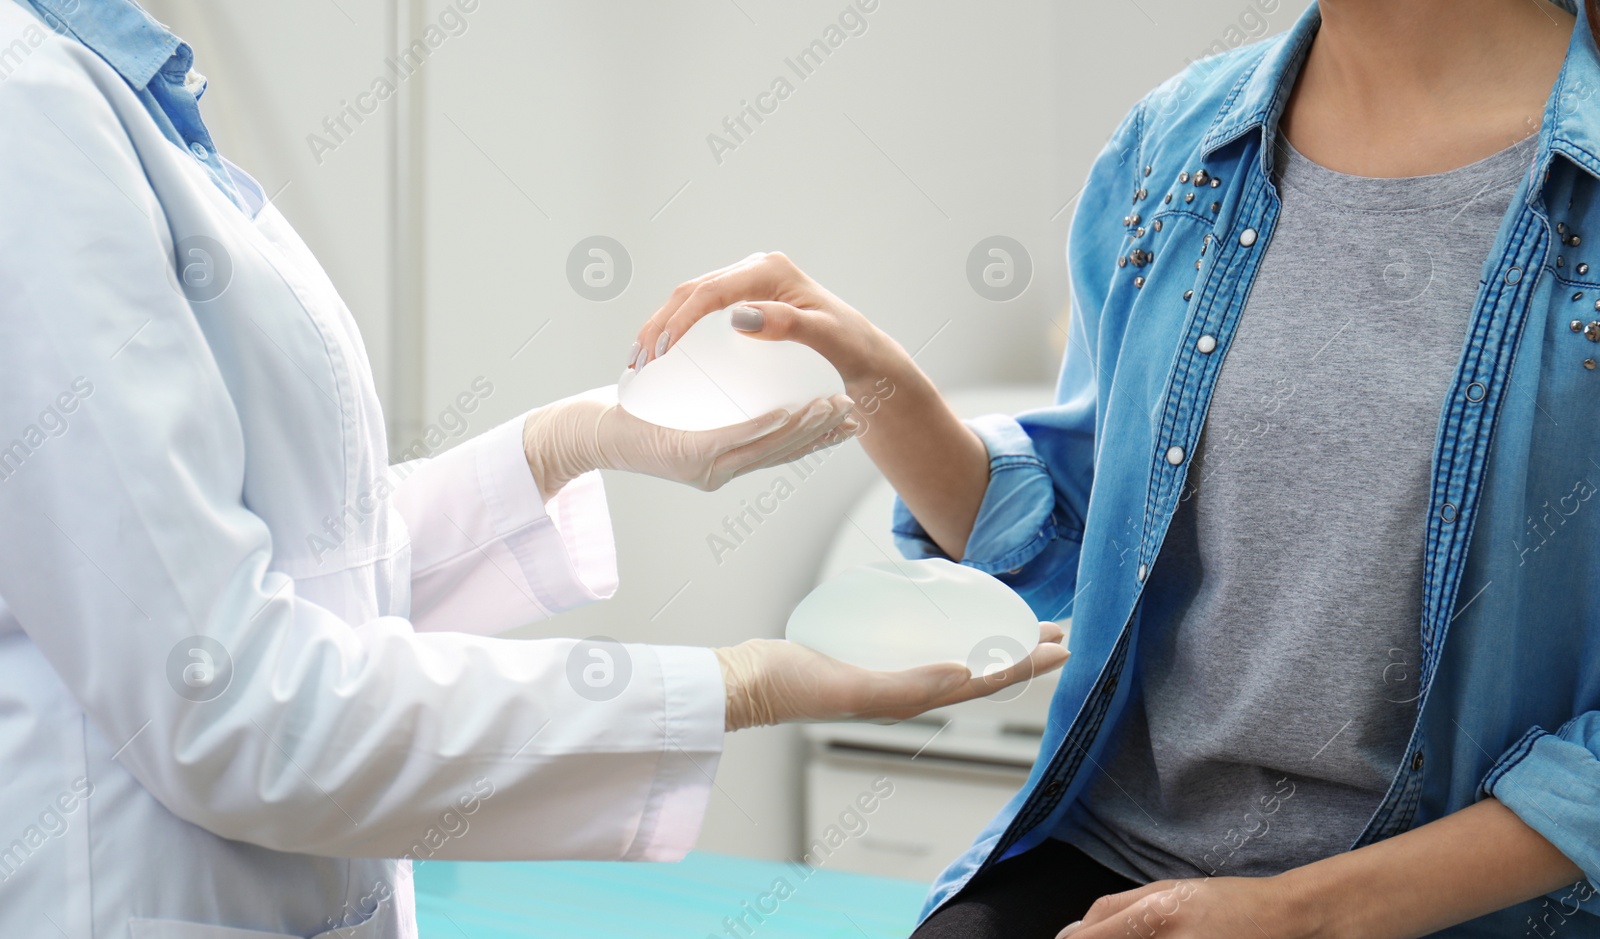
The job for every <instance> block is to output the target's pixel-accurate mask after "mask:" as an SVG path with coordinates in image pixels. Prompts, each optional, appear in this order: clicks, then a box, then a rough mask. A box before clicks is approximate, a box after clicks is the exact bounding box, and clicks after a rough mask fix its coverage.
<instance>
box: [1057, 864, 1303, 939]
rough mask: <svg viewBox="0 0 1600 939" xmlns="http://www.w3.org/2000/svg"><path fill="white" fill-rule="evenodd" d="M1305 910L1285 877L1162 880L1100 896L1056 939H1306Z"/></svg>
mask: <svg viewBox="0 0 1600 939" xmlns="http://www.w3.org/2000/svg"><path fill="white" fill-rule="evenodd" d="M1300 906H1301V905H1300V904H1299V902H1298V901H1297V898H1296V897H1295V896H1294V894H1293V892H1292V891H1291V890H1290V889H1289V887H1288V886H1287V884H1286V882H1285V880H1284V878H1282V877H1207V878H1204V879H1200V880H1161V881H1157V882H1155V883H1151V884H1145V885H1144V886H1142V887H1138V888H1136V889H1134V890H1126V891H1123V892H1122V893H1113V894H1109V895H1107V896H1104V897H1101V898H1100V899H1098V900H1096V901H1095V902H1094V905H1093V906H1091V907H1089V912H1088V913H1086V914H1084V917H1083V919H1082V920H1080V921H1079V922H1076V923H1072V924H1071V925H1069V926H1067V927H1066V928H1065V929H1063V930H1061V932H1060V933H1059V934H1057V936H1056V939H1067V937H1068V936H1070V937H1071V939H1125V937H1127V936H1141V937H1144V939H1237V937H1240V936H1247V937H1248V936H1262V935H1266V936H1270V937H1272V939H1301V937H1306V936H1310V935H1312V934H1313V929H1311V928H1308V927H1310V926H1314V925H1315V924H1313V923H1309V922H1308V920H1307V918H1306V917H1305V916H1303V915H1302V914H1301V912H1300Z"/></svg>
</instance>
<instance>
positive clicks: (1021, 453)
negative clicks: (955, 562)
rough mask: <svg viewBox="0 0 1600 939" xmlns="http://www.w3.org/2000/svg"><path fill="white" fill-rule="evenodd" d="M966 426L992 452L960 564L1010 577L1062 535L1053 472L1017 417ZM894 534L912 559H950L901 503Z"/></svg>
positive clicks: (992, 417) (897, 502) (999, 417)
mask: <svg viewBox="0 0 1600 939" xmlns="http://www.w3.org/2000/svg"><path fill="white" fill-rule="evenodd" d="M966 424H967V426H968V427H971V428H972V429H973V431H974V432H975V433H977V435H978V437H979V439H981V440H982V441H983V444H984V446H985V447H986V448H988V451H989V488H988V489H987V490H985V492H984V494H983V503H982V505H981V506H980V507H979V509H978V517H977V520H976V521H975V523H974V524H973V527H972V534H971V535H970V536H969V537H968V538H967V553H966V556H965V557H963V558H961V563H963V564H967V565H969V566H971V567H975V568H977V569H978V570H980V571H983V572H984V573H986V574H997V575H998V574H1004V573H1010V572H1013V571H1016V570H1017V569H1019V568H1021V567H1022V566H1023V565H1025V564H1027V563H1028V562H1029V561H1031V560H1033V559H1034V558H1036V557H1038V556H1039V554H1040V552H1042V551H1043V550H1044V549H1045V547H1046V546H1047V545H1048V544H1049V543H1050V542H1051V541H1052V540H1054V539H1055V538H1056V537H1057V535H1058V531H1057V528H1056V525H1055V521H1054V519H1055V508H1056V494H1055V486H1054V485H1053V484H1052V482H1051V479H1050V468H1049V467H1048V466H1046V465H1045V462H1044V460H1042V459H1040V457H1039V454H1038V452H1037V451H1035V450H1034V447H1033V439H1032V438H1031V437H1029V436H1028V432H1027V431H1025V430H1023V428H1022V425H1021V424H1019V423H1017V421H1016V419H1015V418H1011V417H1007V416H1005V415H1002V414H994V415H990V416H988V417H980V418H978V419H976V420H971V421H967V422H966ZM894 536H895V542H896V544H897V545H898V546H899V548H900V551H901V553H902V554H904V555H905V556H906V557H908V558H935V557H937V558H942V557H946V555H945V553H944V551H943V550H941V549H940V548H939V546H938V545H937V544H935V543H934V542H933V539H931V538H929V537H928V533H927V532H926V531H925V530H924V529H923V527H922V525H921V524H920V523H918V522H917V520H916V517H915V516H913V515H912V514H911V510H910V509H908V508H906V505H905V503H904V502H902V501H901V500H899V499H896V500H895V505H894Z"/></svg>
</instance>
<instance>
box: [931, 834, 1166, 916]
mask: <svg viewBox="0 0 1600 939" xmlns="http://www.w3.org/2000/svg"><path fill="white" fill-rule="evenodd" d="M1137 886H1139V885H1138V884H1137V883H1135V882H1133V881H1131V880H1129V879H1128V878H1126V877H1123V876H1122V875H1121V874H1118V873H1116V872H1115V871H1112V870H1108V869H1107V868H1105V867H1103V866H1101V865H1100V863H1099V862H1098V861H1096V860H1094V859H1093V858H1091V857H1089V856H1088V855H1087V854H1084V853H1083V852H1082V851H1079V850H1078V849H1077V848H1074V847H1073V846H1071V845H1069V844H1067V843H1066V842H1065V841H1057V840H1055V839H1054V838H1048V839H1046V840H1045V842H1044V843H1043V844H1041V845H1039V846H1038V847H1035V848H1032V849H1030V850H1028V851H1024V852H1023V853H1021V854H1019V855H1017V856H1016V857H1013V858H1007V859H1006V860H1004V861H1001V862H1000V863H999V864H996V865H995V866H994V867H991V868H989V869H988V870H987V871H984V872H983V873H982V874H979V875H978V876H977V877H974V878H973V879H972V880H971V881H970V882H968V884H967V885H966V886H965V887H963V888H962V889H961V892H959V893H957V894H956V895H955V896H954V897H951V898H950V901H949V902H948V903H946V904H945V905H944V906H942V907H940V908H939V911H938V912H936V913H934V914H933V915H932V916H930V917H928V919H927V922H924V923H923V924H922V925H921V926H919V927H917V931H916V932H914V933H912V934H911V939H1055V936H1056V933H1058V932H1060V931H1061V930H1062V928H1063V927H1065V926H1066V925H1067V924H1068V923H1071V922H1073V921H1075V920H1080V919H1082V918H1083V914H1084V913H1085V912H1086V911H1087V910H1088V909H1089V904H1091V903H1093V902H1094V901H1096V900H1098V899H1100V898H1101V897H1103V896H1105V895H1106V894H1108V893H1121V892H1122V891H1124V890H1132V889H1133V888H1134V887H1137Z"/></svg>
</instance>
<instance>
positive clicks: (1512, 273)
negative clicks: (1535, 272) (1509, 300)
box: [1506, 267, 1522, 284]
mask: <svg viewBox="0 0 1600 939" xmlns="http://www.w3.org/2000/svg"><path fill="white" fill-rule="evenodd" d="M1521 280H1522V268H1520V267H1513V268H1508V269H1507V270H1506V283H1508V284H1515V283H1517V282H1519V281H1521Z"/></svg>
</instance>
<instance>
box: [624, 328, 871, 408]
mask: <svg viewBox="0 0 1600 939" xmlns="http://www.w3.org/2000/svg"><path fill="white" fill-rule="evenodd" d="M732 319H733V313H732V308H731V307H730V308H729V309H725V310H718V311H717V312H715V313H711V314H708V315H706V316H705V317H703V318H702V319H701V320H700V321H699V322H697V323H695V324H694V325H693V326H691V327H689V331H688V332H687V333H684V335H683V338H681V339H679V340H678V341H677V342H676V343H674V344H673V346H672V348H671V349H668V350H667V353H666V354H665V355H663V356H661V357H660V358H658V359H655V360H653V361H651V362H650V363H649V364H647V365H645V367H644V368H642V369H639V370H637V371H634V370H632V369H629V370H627V371H624V372H623V374H622V377H621V378H620V379H618V380H617V400H618V402H619V403H620V404H621V405H622V407H623V409H624V410H626V411H627V412H628V413H629V414H632V415H633V416H634V417H637V418H639V419H640V420H642V421H648V422H650V423H652V424H656V425H658V426H661V427H670V428H672V429H674V430H712V429H715V428H718V427H727V426H728V425H730V424H738V423H742V422H744V421H748V420H750V419H752V418H756V417H760V416H761V415H763V414H765V413H767V412H768V411H772V410H776V409H777V408H785V409H787V410H789V411H791V412H794V411H798V410H800V409H801V408H803V407H805V406H806V405H807V404H809V403H811V402H812V401H814V400H816V399H817V398H827V397H831V396H832V395H836V394H843V393H844V381H843V379H841V378H840V377H839V373H838V372H837V371H835V370H834V368H833V366H832V365H830V364H828V360H827V359H825V358H823V357H822V356H821V355H819V354H818V353H817V352H816V351H815V350H814V349H812V348H811V347H809V346H803V345H801V344H800V343H798V342H772V341H769V340H763V339H755V338H753V337H751V336H746V335H744V334H742V333H740V332H739V331H738V330H736V329H734V328H733V323H732Z"/></svg>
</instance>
